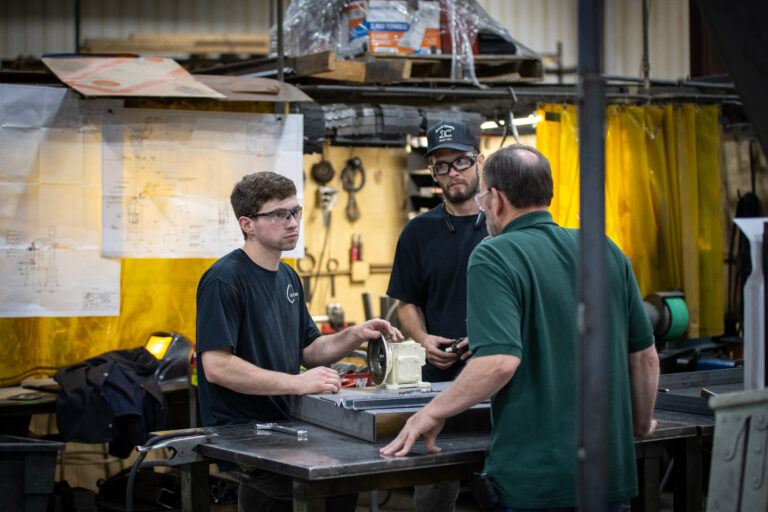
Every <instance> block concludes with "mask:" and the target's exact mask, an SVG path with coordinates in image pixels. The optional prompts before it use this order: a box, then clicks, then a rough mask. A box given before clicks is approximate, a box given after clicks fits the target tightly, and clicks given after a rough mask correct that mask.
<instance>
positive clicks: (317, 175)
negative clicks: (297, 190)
mask: <svg viewBox="0 0 768 512" xmlns="http://www.w3.org/2000/svg"><path fill="white" fill-rule="evenodd" d="M309 172H310V173H311V174H312V177H313V178H314V179H315V181H316V182H318V183H319V184H320V185H325V184H326V183H328V182H329V181H331V180H332V179H333V177H334V176H335V175H336V171H334V170H333V166H332V165H331V162H329V161H327V160H320V161H319V162H317V163H316V164H314V165H313V166H312V169H310V171H309Z"/></svg>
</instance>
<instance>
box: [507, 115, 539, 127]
mask: <svg viewBox="0 0 768 512" xmlns="http://www.w3.org/2000/svg"><path fill="white" fill-rule="evenodd" d="M543 120H544V117H542V116H537V115H534V114H530V115H529V116H528V117H519V118H515V120H514V121H513V123H514V125H515V126H524V125H527V124H530V125H534V126H535V125H536V123H538V122H539V121H543Z"/></svg>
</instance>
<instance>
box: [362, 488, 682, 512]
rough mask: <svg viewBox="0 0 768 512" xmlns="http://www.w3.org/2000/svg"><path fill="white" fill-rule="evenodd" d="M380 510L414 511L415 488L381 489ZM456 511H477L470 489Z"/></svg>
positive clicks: (664, 498) (663, 510) (668, 510)
mask: <svg viewBox="0 0 768 512" xmlns="http://www.w3.org/2000/svg"><path fill="white" fill-rule="evenodd" d="M378 498H379V499H378V503H379V507H378V510H379V511H380V512H413V488H403V489H394V490H392V491H389V492H388V491H379V496H378ZM370 503H371V502H370V493H367V492H363V493H360V499H359V500H358V502H357V509H356V512H372V511H371V507H370ZM623 510H624V511H625V512H629V510H630V507H629V504H628V503H627V504H625V505H624V508H623ZM672 510H673V507H672V494H671V493H668V492H663V493H662V494H661V507H660V509H659V512H672ZM455 512H477V507H476V506H475V501H474V499H473V498H472V494H471V493H470V492H469V489H468V488H466V487H465V486H462V488H461V492H460V493H459V497H458V499H457V500H456V509H455Z"/></svg>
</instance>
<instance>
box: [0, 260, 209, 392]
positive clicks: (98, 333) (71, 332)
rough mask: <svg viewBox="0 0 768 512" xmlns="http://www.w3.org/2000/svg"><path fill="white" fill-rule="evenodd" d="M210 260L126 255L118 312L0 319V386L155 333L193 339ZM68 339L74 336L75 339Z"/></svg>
mask: <svg viewBox="0 0 768 512" xmlns="http://www.w3.org/2000/svg"><path fill="white" fill-rule="evenodd" d="M214 261H215V260H212V259H124V260H122V270H121V276H120V316H105V317H36V318H0V332H2V333H3V341H2V343H1V344H0V386H7V385H12V384H16V383H18V382H19V381H21V380H22V379H23V378H25V377H27V376H28V375H31V374H34V373H47V374H51V375H52V374H53V373H54V372H55V371H56V369H57V368H58V367H60V366H66V365H69V364H73V363H77V362H79V361H82V360H84V359H88V358H89V357H93V356H97V355H99V354H102V353H104V352H107V351H110V350H118V349H129V348H135V347H140V346H143V345H144V343H146V341H147V338H148V337H149V335H150V334H151V333H153V332H155V331H172V332H180V333H181V334H183V335H185V336H187V337H188V338H189V339H191V340H194V339H195V293H196V290H197V283H198V281H199V280H200V277H201V276H202V275H203V272H205V270H206V269H207V268H208V267H209V266H210V265H211V264H212V263H213V262H214ZM72 340H78V343H73V342H72Z"/></svg>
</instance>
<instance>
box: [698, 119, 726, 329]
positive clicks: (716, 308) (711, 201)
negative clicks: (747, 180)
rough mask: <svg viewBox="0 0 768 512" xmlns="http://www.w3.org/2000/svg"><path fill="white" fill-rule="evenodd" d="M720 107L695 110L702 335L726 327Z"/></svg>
mask: <svg viewBox="0 0 768 512" xmlns="http://www.w3.org/2000/svg"><path fill="white" fill-rule="evenodd" d="M718 114H719V112H718V109H717V108H716V107H712V106H707V107H699V109H698V110H697V111H696V160H697V162H698V167H699V204H700V206H701V208H700V209H699V239H698V241H697V242H698V248H699V283H700V287H699V297H700V300H701V304H700V305H699V306H700V308H701V313H702V314H701V316H700V317H699V336H717V335H719V334H722V333H723V332H724V330H725V319H724V314H723V313H722V312H723V311H725V296H724V292H723V261H724V254H723V252H724V249H723V247H724V245H723V233H724V229H725V228H724V226H723V221H722V219H723V216H722V204H723V195H722V193H721V190H722V188H721V181H720V156H721V153H720V150H721V147H720V141H721V140H722V138H721V133H720V125H719V123H718Z"/></svg>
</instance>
